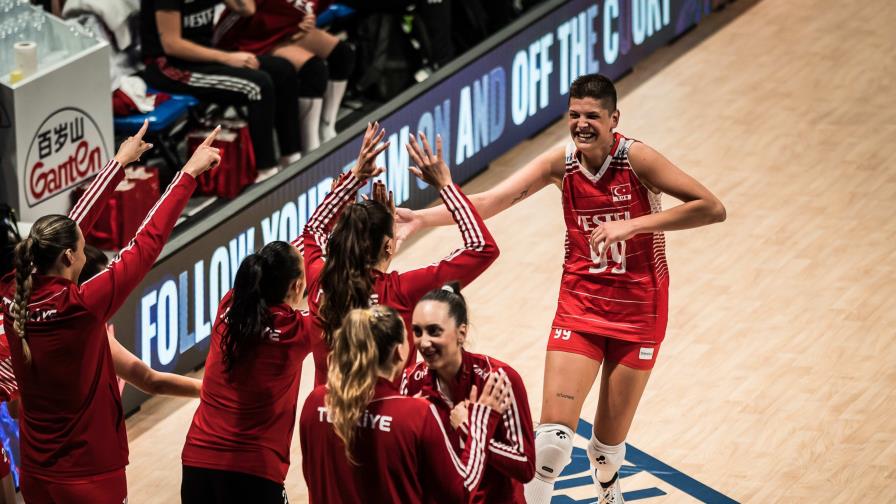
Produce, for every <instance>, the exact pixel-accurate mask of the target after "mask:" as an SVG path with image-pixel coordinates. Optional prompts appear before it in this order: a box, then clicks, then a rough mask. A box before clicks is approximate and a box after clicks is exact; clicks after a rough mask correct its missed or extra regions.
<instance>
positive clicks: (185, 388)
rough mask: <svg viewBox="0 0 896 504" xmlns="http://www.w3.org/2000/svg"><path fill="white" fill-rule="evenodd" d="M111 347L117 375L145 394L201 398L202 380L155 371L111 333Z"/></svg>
mask: <svg viewBox="0 0 896 504" xmlns="http://www.w3.org/2000/svg"><path fill="white" fill-rule="evenodd" d="M109 347H110V349H111V350H112V364H113V365H114V366H115V374H116V375H118V377H119V378H121V379H122V380H124V381H126V382H128V383H130V384H131V385H133V386H135V387H137V388H138V389H140V390H142V391H143V392H145V393H147V394H149V395H168V396H179V397H199V391H200V390H201V388H202V381H201V380H197V379H196V378H189V377H187V376H181V375H178V374H174V373H162V372H159V371H156V370H154V369H153V368H151V367H149V366H148V365H146V363H145V362H143V361H142V360H140V359H138V358H137V356H136V355H134V354H132V353H131V352H129V351H128V350H127V349H126V348H125V347H124V346H122V345H121V343H119V342H118V340H117V339H115V335H114V334H112V333H111V332H110V333H109Z"/></svg>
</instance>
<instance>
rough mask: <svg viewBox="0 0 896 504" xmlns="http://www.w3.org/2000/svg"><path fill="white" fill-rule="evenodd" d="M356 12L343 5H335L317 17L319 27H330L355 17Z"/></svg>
mask: <svg viewBox="0 0 896 504" xmlns="http://www.w3.org/2000/svg"><path fill="white" fill-rule="evenodd" d="M354 13H355V10H354V9H352V8H351V7H348V6H346V5H342V4H333V5H331V6H329V7H328V8H327V10H325V11H323V12H321V13H319V14H318V15H317V26H318V28H320V27H322V26H329V25H331V24H333V22H334V21H336V20H338V19H342V18H347V17H349V16H352V15H354Z"/></svg>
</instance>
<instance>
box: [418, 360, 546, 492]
mask: <svg viewBox="0 0 896 504" xmlns="http://www.w3.org/2000/svg"><path fill="white" fill-rule="evenodd" d="M493 372H494V373H499V374H501V375H506V376H507V378H509V379H510V384H511V395H510V408H508V409H507V411H505V412H504V415H503V416H502V417H501V422H498V427H497V429H496V430H495V436H494V438H493V439H492V440H490V441H489V446H488V451H489V454H488V458H487V459H486V461H487V464H488V465H487V466H486V469H485V474H484V475H483V476H482V483H480V484H479V488H478V489H477V490H476V493H475V494H473V496H472V499H471V501H472V502H476V503H502V502H508V503H510V502H515V503H521V502H526V498H525V496H524V495H523V484H524V483H528V482H529V481H530V480H531V479H532V477H533V476H535V434H534V432H533V429H532V413H531V412H530V411H529V399H528V397H527V395H526V387H525V385H524V384H523V379H522V378H520V375H519V374H518V373H517V372H516V371H515V370H514V369H513V368H512V367H510V366H509V365H507V364H505V363H503V362H501V361H499V360H497V359H494V358H492V357H489V356H487V355H482V354H475V353H471V352H466V351H464V352H463V360H462V362H461V366H460V369H459V370H458V373H457V376H456V377H455V379H454V380H453V381H452V382H451V383H450V384H448V388H449V390H442V388H441V387H440V386H439V380H438V378H437V376H436V374H435V372H434V371H432V370H431V369H429V366H427V365H426V363H425V362H418V363H417V365H416V366H415V367H413V368H408V369H406V370H405V372H404V377H403V378H402V381H401V393H402V394H403V395H406V396H417V394H421V396H422V397H425V398H426V399H428V400H429V401H430V402H431V403H433V404H434V405H435V406H436V410H437V411H438V412H439V415H440V416H441V418H442V423H443V424H444V425H447V426H449V427H448V437H449V438H450V439H451V444H452V446H453V447H454V450H455V451H456V452H458V453H460V452H462V451H463V449H464V447H465V445H466V442H467V439H468V432H469V431H468V428H467V426H466V425H464V426H462V427H461V428H460V429H453V428H451V421H450V419H451V410H452V409H454V406H455V405H456V404H459V403H460V402H462V401H464V400H465V399H467V398H468V397H470V391H471V389H472V387H473V385H476V388H477V390H479V391H482V389H483V388H484V387H485V382H486V380H487V379H488V376H489V374H490V373H493Z"/></svg>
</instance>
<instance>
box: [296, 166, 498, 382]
mask: <svg viewBox="0 0 896 504" xmlns="http://www.w3.org/2000/svg"><path fill="white" fill-rule="evenodd" d="M364 184H365V182H363V181H361V180H359V179H358V178H357V177H355V176H354V175H351V174H349V175H347V176H343V177H342V178H341V179H340V180H339V182H338V183H337V185H336V187H335V188H334V189H333V190H332V191H331V192H330V194H328V195H327V196H326V197H325V198H324V200H323V202H321V204H320V205H319V206H318V207H317V209H316V210H315V211H314V214H312V215H311V218H310V219H309V220H308V224H307V225H306V226H305V231H304V233H303V234H302V238H301V239H302V242H303V247H302V250H303V255H304V257H305V270H306V276H307V279H308V307H309V309H310V310H311V313H312V314H313V315H314V316H315V317H317V316H318V308H319V307H320V301H321V294H322V293H321V291H320V274H321V272H322V271H323V264H324V249H325V248H326V243H327V239H328V236H329V232H330V230H331V229H332V228H333V226H335V224H336V221H337V220H338V218H339V215H340V214H341V213H342V209H343V208H345V206H346V205H347V204H349V203H350V202H352V201H354V199H355V193H356V192H357V191H358V189H360V188H361V187H362V186H363V185H364ZM439 195H440V196H441V197H442V201H444V203H445V206H447V207H448V210H449V211H450V212H451V216H452V218H453V219H454V222H455V223H456V224H457V227H458V229H459V230H460V233H461V235H462V236H463V240H464V245H463V247H462V248H460V249H457V250H455V251H454V252H452V253H451V254H449V255H448V256H446V257H445V258H443V259H442V260H440V261H438V262H436V263H433V264H431V265H429V266H425V267H423V268H419V269H415V270H411V271H405V272H403V273H399V272H397V271H392V272H389V273H383V272H380V271H375V270H374V271H372V272H371V274H372V275H373V278H374V282H373V293H372V294H371V296H370V304H371V305H376V304H383V305H387V306H391V307H392V308H394V309H395V310H397V311H398V313H399V314H400V315H401V318H402V319H403V320H404V322H405V327H406V328H407V332H408V341H409V342H410V351H409V352H408V363H407V364H408V366H411V365H413V363H414V362H415V361H416V359H417V354H416V352H415V351H414V338H413V336H412V334H413V332H412V330H411V315H412V314H413V312H414V307H415V306H416V305H417V302H418V301H419V300H420V298H422V297H423V296H424V295H425V294H426V293H427V292H429V291H431V290H432V289H436V288H438V287H441V286H442V285H444V284H445V283H447V282H451V281H457V282H460V284H461V286H466V285H468V284H469V283H470V282H472V281H473V280H475V279H476V277H478V276H479V275H481V274H482V272H483V271H485V270H486V268H488V267H489V266H490V265H491V264H492V263H493V262H494V261H495V259H497V258H498V254H499V251H498V245H497V244H496V243H495V239H494V238H492V235H491V233H489V231H488V228H486V227H485V223H484V222H483V221H482V217H480V216H479V212H477V211H476V208H475V207H473V204H472V203H470V200H468V199H467V197H466V196H465V195H464V194H463V192H461V190H460V188H459V187H458V186H457V185H450V186H448V187H446V188H444V189H442V190H441V191H440V193H439ZM294 243H295V242H294ZM313 352H314V367H315V385H320V384H323V383H325V382H326V381H327V362H326V361H327V359H326V356H327V353H329V349H327V348H326V345H324V344H323V341H322V340H321V341H319V342H317V343H316V344H315V345H314V348H313Z"/></svg>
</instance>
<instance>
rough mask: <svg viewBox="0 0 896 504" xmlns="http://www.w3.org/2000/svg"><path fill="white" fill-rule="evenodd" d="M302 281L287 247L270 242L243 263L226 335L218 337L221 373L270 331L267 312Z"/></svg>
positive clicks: (296, 258)
mask: <svg viewBox="0 0 896 504" xmlns="http://www.w3.org/2000/svg"><path fill="white" fill-rule="evenodd" d="M301 277H302V262H301V260H300V258H299V255H298V252H296V250H295V248H294V247H293V246H292V245H290V244H289V243H286V242H282V241H275V242H271V243H269V244H267V245H265V246H264V248H262V249H261V250H260V251H259V252H258V253H255V254H250V255H248V256H246V258H245V259H243V262H242V264H240V267H239V269H238V270H237V272H236V278H235V279H234V281H233V298H232V299H231V301H230V306H229V307H228V310H227V315H226V317H227V331H225V332H224V334H222V335H221V351H222V353H223V360H224V370H225V371H226V372H228V373H229V372H230V371H232V370H233V367H234V366H235V365H236V364H237V363H238V362H240V361H241V360H242V359H244V358H246V356H247V355H249V354H251V353H252V352H253V351H254V350H255V348H257V347H258V344H259V343H261V342H262V341H263V340H264V338H265V336H266V335H265V330H266V329H267V328H269V327H270V323H271V314H270V312H269V311H268V308H269V307H271V306H274V305H277V304H280V303H282V302H283V300H284V299H285V298H286V295H287V294H288V292H289V286H290V285H291V284H292V283H293V282H294V281H296V280H297V279H299V278H301Z"/></svg>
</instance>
